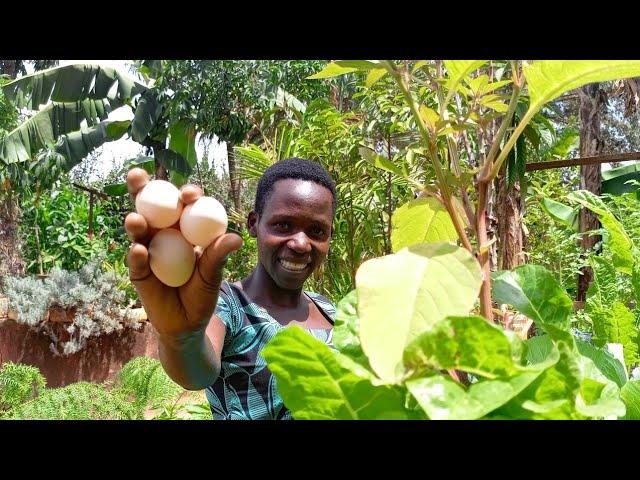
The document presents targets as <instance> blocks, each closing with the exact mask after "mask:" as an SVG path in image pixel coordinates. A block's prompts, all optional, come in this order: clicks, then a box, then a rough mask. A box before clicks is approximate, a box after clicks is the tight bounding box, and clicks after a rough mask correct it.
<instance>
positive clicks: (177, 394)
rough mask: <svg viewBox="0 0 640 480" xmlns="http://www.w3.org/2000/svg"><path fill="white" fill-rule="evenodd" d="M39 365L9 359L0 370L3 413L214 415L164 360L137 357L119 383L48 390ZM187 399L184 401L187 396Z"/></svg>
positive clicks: (98, 416)
mask: <svg viewBox="0 0 640 480" xmlns="http://www.w3.org/2000/svg"><path fill="white" fill-rule="evenodd" d="M44 384H45V380H44V378H43V377H42V375H41V374H40V372H39V370H38V369H37V368H35V367H32V366H28V365H20V364H18V365H16V364H12V363H6V364H5V365H4V366H3V369H2V370H0V418H4V419H16V420H17V419H42V420H142V419H143V418H153V419H157V420H165V419H170V420H182V419H189V420H210V419H212V415H211V409H210V407H209V404H208V402H204V403H203V402H202V401H198V400H196V399H194V398H189V397H190V394H191V393H192V392H187V391H186V390H184V389H182V387H180V386H179V385H177V384H175V383H174V382H173V381H172V380H171V379H170V378H169V377H168V376H167V374H166V373H165V372H164V370H163V368H162V366H161V365H160V362H159V361H158V360H155V359H151V358H148V357H138V358H134V359H133V360H131V361H129V362H128V363H127V364H125V365H124V366H123V367H122V370H121V371H120V372H119V374H118V378H117V380H116V382H115V383H114V382H105V383H102V384H94V383H88V382H78V383H74V384H71V385H68V386H66V387H63V388H54V389H46V388H44ZM185 400H186V401H185Z"/></svg>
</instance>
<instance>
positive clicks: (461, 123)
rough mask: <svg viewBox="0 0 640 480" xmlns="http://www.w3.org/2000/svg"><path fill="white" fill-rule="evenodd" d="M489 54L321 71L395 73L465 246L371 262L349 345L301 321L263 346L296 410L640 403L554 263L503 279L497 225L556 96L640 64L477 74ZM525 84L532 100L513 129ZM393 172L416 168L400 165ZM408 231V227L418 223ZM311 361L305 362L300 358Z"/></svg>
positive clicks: (442, 412)
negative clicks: (503, 309) (534, 334)
mask: <svg viewBox="0 0 640 480" xmlns="http://www.w3.org/2000/svg"><path fill="white" fill-rule="evenodd" d="M486 63H487V62H484V61H445V62H427V61H420V62H415V63H414V62H403V63H400V64H397V63H394V62H390V61H379V62H378V61H336V62H332V63H331V64H329V65H328V66H327V67H326V68H325V69H324V70H323V71H321V72H319V73H318V74H316V75H315V76H314V77H313V78H323V77H332V76H336V75H342V74H345V73H353V72H356V71H360V72H366V74H367V78H368V81H367V84H368V85H373V84H374V83H375V81H379V80H380V79H381V78H384V77H385V76H387V75H388V76H389V77H391V78H392V79H393V80H394V81H395V83H396V85H397V86H398V87H399V89H400V91H401V92H402V94H403V96H404V98H405V101H406V104H407V106H408V107H409V109H410V111H411V114H412V119H413V121H414V124H415V126H416V127H417V129H418V131H419V133H420V140H421V141H420V148H421V149H422V152H423V153H422V154H423V155H424V156H426V158H427V159H428V161H429V162H430V164H431V167H432V169H433V170H432V171H433V172H434V175H435V181H434V182H433V185H424V186H423V185H419V184H420V183H421V182H419V181H418V179H415V178H414V179H413V184H414V185H416V187H418V188H419V190H420V194H421V195H422V196H432V197H433V198H436V199H437V200H438V201H439V203H440V204H441V205H442V207H443V208H444V209H446V211H447V213H448V214H449V217H450V220H451V222H452V226H453V228H454V229H455V231H456V233H457V235H458V238H459V239H460V241H461V243H462V246H463V248H461V247H458V246H455V245H452V244H448V243H444V244H443V243H436V244H424V243H416V244H413V245H410V246H407V247H405V248H403V249H399V250H398V251H397V252H396V253H393V254H390V255H387V256H385V257H382V258H378V259H373V260H368V261H367V262H364V263H363V264H362V265H361V266H360V268H359V270H358V273H357V278H356V292H357V293H356V294H357V302H356V299H354V298H351V299H350V301H349V302H348V305H350V306H353V304H354V303H356V304H357V307H356V312H357V315H356V314H355V312H354V311H353V308H349V311H348V312H347V313H346V314H345V313H344V312H343V310H344V308H343V310H341V311H340V312H339V314H338V317H339V318H343V320H342V321H341V322H340V323H339V325H338V326H336V335H337V336H338V337H339V338H341V339H342V340H341V342H339V344H338V348H339V349H340V352H339V353H332V352H331V350H330V349H329V348H328V347H327V346H325V345H323V344H321V343H320V342H313V341H312V340H313V339H310V338H308V336H305V334H304V332H302V331H300V330H296V329H294V328H291V329H285V330H283V331H282V332H280V333H279V334H278V335H277V336H276V337H275V338H274V339H273V340H272V341H271V342H270V343H269V345H268V346H267V347H266V348H265V350H264V351H263V355H264V357H265V359H266V361H267V363H268V366H269V368H270V369H271V370H272V371H273V372H274V375H275V376H276V379H277V382H278V387H279V390H280V391H281V395H282V397H283V400H284V402H285V404H286V405H287V406H288V407H289V408H290V409H291V411H292V414H293V416H294V418H322V419H326V418H350V419H359V418H411V416H412V415H416V414H418V415H422V416H426V417H428V418H432V419H477V418H495V419H498V418H504V419H507V418H521V419H525V418H531V419H536V418H540V419H581V418H622V417H625V415H626V414H627V405H629V411H633V409H634V408H636V405H637V402H638V400H640V399H638V398H637V397H636V396H633V394H632V393H631V392H633V389H632V388H628V389H627V390H625V392H626V393H627V395H626V396H622V395H621V389H620V386H619V381H620V378H619V377H617V376H616V377H615V379H614V378H611V377H612V376H613V375H612V372H615V371H618V369H617V368H613V369H612V368H611V358H610V357H608V356H606V355H605V354H600V353H601V352H602V351H601V350H595V352H594V351H593V350H591V351H589V352H587V354H583V353H581V350H580V349H579V347H578V343H577V342H576V340H575V338H574V336H573V334H572V331H571V325H570V317H571V314H572V311H573V308H572V301H571V299H570V298H569V297H568V296H567V294H566V292H565V290H564V289H563V288H562V287H561V286H560V285H559V284H558V283H557V282H556V281H555V279H554V278H553V276H552V275H551V274H550V273H549V272H548V271H547V270H546V269H544V268H543V267H539V266H533V265H526V266H523V267H518V268H516V269H515V270H513V271H503V272H497V273H496V274H495V275H494V276H493V288H492V281H491V275H490V270H489V262H488V259H489V257H488V251H489V247H490V243H489V241H488V238H487V224H486V222H487V202H488V189H489V185H490V184H491V183H492V181H493V180H494V179H495V178H496V176H497V175H498V173H499V172H500V170H501V168H502V166H503V165H504V162H505V161H506V160H507V157H508V155H509V154H510V152H511V150H512V149H513V148H514V147H515V146H516V143H517V141H518V139H519V137H520V135H521V134H523V133H524V130H525V129H526V127H527V125H528V124H529V122H530V121H531V120H532V119H533V118H534V117H535V116H536V114H537V113H538V112H539V111H540V110H541V108H542V107H543V105H544V104H545V103H548V102H549V101H551V100H553V99H554V98H557V97H558V96H559V95H561V94H562V93H563V92H566V91H568V90H571V89H573V88H577V87H579V86H581V85H584V84H586V83H589V82H595V81H602V80H607V79H610V78H616V77H624V76H634V75H638V73H640V63H638V62H636V63H633V62H587V61H575V62H559V61H536V62H533V63H524V64H522V65H521V64H520V63H519V62H496V63H495V64H492V68H491V70H492V71H493V70H494V68H498V69H499V70H500V72H501V73H500V76H501V77H503V78H502V79H498V80H495V77H494V78H490V77H489V76H488V75H486V74H485V73H483V72H478V73H477V74H476V75H475V76H471V75H470V74H471V73H472V72H474V71H476V70H478V69H480V68H482V67H483V66H484V65H485V64H486ZM443 67H444V69H443ZM444 70H446V74H444ZM506 72H508V73H509V75H510V78H508V79H505V78H504V75H503V74H504V73H506ZM525 83H526V86H527V89H526V90H524V86H525ZM429 88H431V89H432V92H435V95H429V94H428V90H429ZM525 91H526V93H528V100H529V102H528V108H527V109H526V111H524V112H523V114H522V115H518V116H517V120H516V123H515V125H513V124H512V119H513V118H516V117H514V115H515V113H516V109H517V106H518V104H519V97H520V95H521V93H524V92H525ZM453 100H455V103H454V102H453ZM494 119H500V123H499V125H500V128H499V129H498V131H497V132H495V131H494V132H493V135H492V136H491V137H489V139H488V140H489V141H488V142H487V143H488V145H486V147H487V148H488V150H487V149H485V145H483V143H484V141H486V140H487V134H488V132H487V127H488V123H489V122H490V121H493V120H494ZM461 131H463V132H464V133H474V135H475V140H476V142H477V143H476V146H477V147H478V149H477V150H476V151H475V152H474V151H473V149H472V148H467V152H466V153H467V160H468V161H474V162H477V166H478V169H477V170H475V171H474V170H472V171H469V169H468V167H467V168H466V169H465V170H463V168H462V167H463V165H462V164H461V162H460V159H461V156H460V155H459V152H458V148H459V147H458V145H459V142H460V140H461V136H460V135H459V134H458V132H461ZM465 141H466V142H467V144H469V142H468V141H467V139H466V137H465ZM378 164H379V165H380V166H383V165H385V162H383V161H382V160H379V161H378ZM386 168H388V169H389V171H392V172H394V173H395V174H396V175H398V176H400V175H401V173H402V174H404V172H403V171H402V169H398V168H397V165H396V166H394V165H388V164H386ZM465 173H466V177H465ZM470 173H471V175H469V174H470ZM474 174H477V176H476V181H477V188H476V190H475V193H476V194H477V197H476V203H475V208H471V207H472V205H471V203H470V198H468V195H467V194H468V192H467V187H468V186H469V179H470V178H471V177H472V175H474ZM458 196H459V197H458ZM458 198H460V199H461V201H460V200H458ZM582 200H585V201H587V200H588V199H584V198H583V199H582ZM461 203H462V207H463V208H461V207H460V205H461ZM591 207H595V208H599V205H595V204H590V205H589V208H591ZM602 215H604V213H603V214H602ZM464 217H466V218H467V220H468V225H469V226H470V227H471V230H472V233H473V234H474V236H475V238H474V240H475V244H472V242H471V238H470V237H469V235H468V233H467V231H466V226H465V222H464V220H463V218H464ZM426 218H431V217H426ZM425 223H426V224H423V225H422V226H421V229H422V231H421V232H419V234H418V235H413V237H412V238H413V240H411V241H417V242H424V241H425V239H427V238H430V237H428V235H427V233H426V232H428V231H429V228H433V227H430V226H429V225H430V224H429V222H425ZM603 223H605V222H603ZM409 224H411V223H410V222H409ZM608 226H609V228H610V229H612V230H615V231H616V234H615V235H612V237H611V244H612V251H613V253H614V255H615V257H614V265H615V266H616V268H622V269H624V270H627V269H629V268H631V267H633V265H632V263H631V264H630V263H629V258H630V256H629V254H628V253H625V251H624V249H623V246H625V245H626V246H628V242H627V241H626V240H627V239H626V238H625V237H624V235H623V234H622V233H621V232H619V231H617V230H616V226H615V224H614V223H613V222H609V225H608ZM401 228H402V231H401V232H400V233H402V234H406V230H407V228H408V227H406V226H405V227H401ZM614 237H615V238H614ZM476 258H477V259H478V262H479V263H480V267H478V264H477V262H476ZM398 272H402V274H401V275H402V278H398V275H400V273H398ZM478 293H480V296H479V300H480V305H479V311H480V313H481V314H482V317H484V318H482V317H478V316H475V315H473V314H472V315H470V316H467V315H469V313H470V312H472V313H475V312H473V310H474V306H475V300H476V298H478ZM493 300H496V301H497V302H498V303H501V304H508V305H511V306H512V307H513V308H515V309H517V310H518V311H519V312H520V313H521V314H523V315H525V316H527V317H529V318H531V319H532V320H533V321H534V323H535V325H536V328H537V330H538V331H539V332H540V333H541V334H543V335H544V336H543V337H540V338H543V339H544V340H542V341H543V342H545V343H546V345H544V348H542V347H543V345H540V340H536V341H535V342H536V343H534V342H531V341H523V340H521V339H520V338H519V337H518V336H516V335H515V334H514V333H513V332H510V331H508V330H504V329H503V328H502V327H500V326H495V325H492V324H490V323H487V320H489V321H491V320H492V317H493V312H492V310H491V308H492V301H493ZM343 305H344V304H343ZM343 315H344V317H343ZM354 319H356V320H354ZM339 329H346V330H347V331H343V332H342V333H338V332H339ZM345 339H347V340H348V341H347V342H346V343H343V341H344V340H345ZM301 345H304V347H301ZM593 348H596V347H593ZM582 351H585V352H586V350H585V349H583V350H582ZM362 354H364V355H365V356H366V359H367V360H368V364H369V366H370V368H368V367H367V362H363V359H362ZM300 356H302V358H304V362H298V361H297V359H298V358H300ZM622 368H623V369H624V367H622ZM445 372H446V373H445ZM607 375H608V376H607ZM465 379H469V380H465ZM625 385H626V384H625ZM623 388H624V385H623ZM326 399H329V400H330V401H326Z"/></svg>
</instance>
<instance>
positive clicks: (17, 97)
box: [0, 61, 196, 183]
mask: <svg viewBox="0 0 640 480" xmlns="http://www.w3.org/2000/svg"><path fill="white" fill-rule="evenodd" d="M158 62H159V61H145V62H142V63H141V64H140V67H141V68H142V69H143V72H144V73H145V75H152V74H158V72H160V69H161V62H160V63H158ZM147 78H149V77H148V76H147ZM2 89H3V92H4V94H5V96H6V97H7V98H8V99H9V100H10V101H12V102H13V103H14V104H15V105H16V107H18V108H26V109H28V110H31V111H35V112H36V113H35V114H34V115H32V116H30V117H29V118H27V119H26V120H25V121H24V122H23V123H22V124H20V125H19V126H18V127H17V128H15V129H14V130H13V131H11V132H9V133H8V134H7V135H6V136H5V137H4V138H3V139H2V140H0V164H2V165H4V166H5V167H8V166H13V167H15V166H16V165H23V166H24V167H25V168H26V167H27V166H28V165H29V162H31V161H32V160H33V159H34V157H35V156H36V155H37V154H38V153H39V152H40V151H42V150H43V149H48V150H49V151H51V152H53V153H54V154H57V155H62V156H63V157H64V159H65V162H64V169H65V170H67V171H68V170H70V169H71V168H73V167H74V166H75V165H77V164H78V163H80V162H81V161H82V160H83V159H85V158H86V157H87V155H88V154H89V153H90V152H92V151H93V150H95V149H96V148H98V147H99V146H101V145H103V144H104V143H106V142H110V141H114V140H118V139H120V138H122V137H123V135H125V134H128V135H129V137H130V138H131V139H133V140H134V141H136V142H138V143H140V144H142V145H145V146H147V147H152V148H153V149H154V159H153V161H154V162H155V163H156V165H162V166H163V167H164V168H166V169H167V170H169V171H171V172H172V174H175V175H176V176H175V177H174V180H175V183H180V182H183V181H184V179H185V176H186V175H188V174H189V173H191V169H192V167H193V166H194V165H195V163H196V154H195V136H196V132H195V128H194V127H193V126H192V125H191V124H190V123H189V122H188V121H186V120H180V121H176V122H174V123H172V124H170V125H167V121H166V119H165V118H164V117H163V105H162V100H163V97H162V92H159V91H157V90H156V89H154V88H153V87H150V86H149V85H147V84H145V83H141V82H138V81H136V80H133V79H131V78H129V77H128V76H127V75H125V74H123V73H121V72H118V71H117V70H115V69H113V68H110V67H105V66H100V65H97V64H73V65H67V66H63V67H55V68H51V69H48V70H43V71H41V72H37V73H34V74H32V75H26V76H23V77H21V78H19V79H17V80H14V81H12V82H10V83H7V84H5V85H4V86H3V87H2ZM125 105H128V106H130V107H131V108H132V109H133V112H134V116H133V119H132V120H110V119H109V114H110V113H111V112H112V111H113V110H115V109H117V108H120V107H122V106H125ZM167 139H168V148H167Z"/></svg>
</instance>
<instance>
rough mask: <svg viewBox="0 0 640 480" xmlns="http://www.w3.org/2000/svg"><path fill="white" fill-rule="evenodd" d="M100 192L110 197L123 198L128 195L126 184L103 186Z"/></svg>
mask: <svg viewBox="0 0 640 480" xmlns="http://www.w3.org/2000/svg"><path fill="white" fill-rule="evenodd" d="M102 191H103V192H104V193H106V194H107V195H111V196H112V197H123V196H125V195H127V194H128V193H129V191H128V190H127V184H126V183H112V184H110V185H105V187H104V188H103V189H102Z"/></svg>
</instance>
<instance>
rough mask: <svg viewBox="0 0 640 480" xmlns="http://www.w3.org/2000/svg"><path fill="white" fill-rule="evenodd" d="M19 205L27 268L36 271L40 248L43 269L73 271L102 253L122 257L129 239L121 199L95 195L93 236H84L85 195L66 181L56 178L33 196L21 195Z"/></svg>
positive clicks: (111, 257)
mask: <svg viewBox="0 0 640 480" xmlns="http://www.w3.org/2000/svg"><path fill="white" fill-rule="evenodd" d="M22 209H23V216H24V217H23V218H24V221H23V222H22V224H21V234H22V237H23V238H24V239H25V246H24V256H25V259H26V260H27V261H28V264H27V271H28V272H30V273H38V272H39V255H38V254H39V253H40V255H41V257H42V266H43V270H44V272H45V273H46V272H48V271H49V270H50V269H52V268H54V267H58V268H61V269H64V270H78V269H79V268H81V267H82V266H83V265H84V264H86V263H87V262H88V261H89V260H90V259H92V258H94V257H96V256H98V255H100V254H103V253H104V254H105V255H106V260H107V261H108V262H111V263H114V262H117V261H118V260H121V259H122V258H124V257H125V256H126V249H127V245H128V244H129V240H128V238H127V237H126V234H125V232H124V228H123V220H124V216H125V215H126V211H127V204H126V203H125V201H124V200H123V199H111V200H103V199H100V198H95V199H94V207H93V229H94V234H93V237H92V238H89V236H88V225H89V195H88V194H87V193H86V192H84V191H82V190H79V189H76V188H74V187H72V186H71V185H70V183H67V182H66V181H61V182H57V183H56V185H55V186H54V187H53V188H52V190H51V191H50V192H49V193H48V194H46V195H45V194H42V195H38V196H37V197H36V198H35V200H34V198H33V197H25V198H24V200H23V202H22ZM36 229H37V230H38V234H37V235H38V237H37V238H38V240H39V247H40V248H39V250H38V241H36V232H35V230H36Z"/></svg>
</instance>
